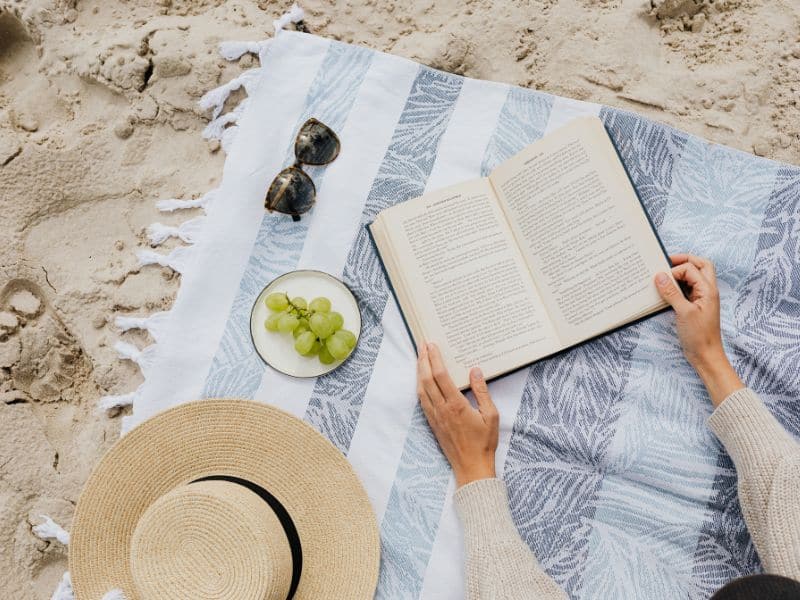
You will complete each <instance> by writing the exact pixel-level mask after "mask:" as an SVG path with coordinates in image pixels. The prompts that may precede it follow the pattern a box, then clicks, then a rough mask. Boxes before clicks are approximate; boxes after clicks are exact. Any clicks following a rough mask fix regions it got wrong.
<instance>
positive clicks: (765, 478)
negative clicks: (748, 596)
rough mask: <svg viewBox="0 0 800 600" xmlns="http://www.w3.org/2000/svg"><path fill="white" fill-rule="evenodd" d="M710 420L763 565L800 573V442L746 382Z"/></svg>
mask: <svg viewBox="0 0 800 600" xmlns="http://www.w3.org/2000/svg"><path fill="white" fill-rule="evenodd" d="M708 423H709V426H710V427H711V429H712V430H713V431H714V433H715V434H716V435H717V437H718V438H719V439H720V441H721V442H722V444H723V445H724V446H725V449H726V450H727V451H728V454H730V456H731V458H732V459H733V462H734V464H735V465H736V473H737V475H738V479H739V483H738V488H739V503H740V505H741V507H742V514H743V515H744V517H745V521H746V522H747V527H748V529H749V531H750V535H751V537H752V538H753V542H754V543H755V545H756V549H757V550H758V553H759V556H760V558H761V560H762V562H763V563H764V566H765V567H766V569H767V570H768V571H769V572H773V573H778V574H782V575H788V576H791V577H800V498H798V496H797V490H798V489H800V445H798V443H797V441H795V440H794V438H792V436H791V435H790V434H789V433H788V432H787V431H786V430H785V429H784V428H783V427H782V426H781V424H780V423H779V422H778V421H777V420H776V419H775V417H773V416H772V414H771V413H770V412H769V410H767V408H766V406H764V404H763V403H762V402H761V400H760V398H759V397H758V396H757V395H756V393H755V392H753V391H752V390H750V389H747V388H744V389H740V390H737V391H735V392H734V393H732V394H731V395H729V396H728V397H727V398H726V399H725V400H724V402H722V403H721V404H720V406H719V407H718V408H717V409H716V410H715V411H714V413H713V414H712V415H711V417H710V418H709V421H708Z"/></svg>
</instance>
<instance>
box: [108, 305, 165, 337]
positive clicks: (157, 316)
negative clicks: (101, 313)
mask: <svg viewBox="0 0 800 600" xmlns="http://www.w3.org/2000/svg"><path fill="white" fill-rule="evenodd" d="M168 316H169V311H166V310H162V311H159V312H155V313H153V314H151V315H148V316H147V317H130V316H126V315H117V316H116V317H115V318H114V325H116V326H117V327H118V328H119V330H120V331H128V330H130V329H144V330H145V331H147V332H148V333H149V334H150V335H152V336H153V339H154V340H155V341H156V342H158V338H159V337H161V333H162V328H163V326H164V323H165V322H166V320H167V317H168Z"/></svg>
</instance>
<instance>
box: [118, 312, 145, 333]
mask: <svg viewBox="0 0 800 600" xmlns="http://www.w3.org/2000/svg"><path fill="white" fill-rule="evenodd" d="M148 319H149V317H126V316H123V315H119V316H117V317H115V318H114V325H116V326H117V327H118V328H119V329H120V331H128V330H129V329H147V321H148Z"/></svg>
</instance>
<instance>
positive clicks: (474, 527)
mask: <svg viewBox="0 0 800 600" xmlns="http://www.w3.org/2000/svg"><path fill="white" fill-rule="evenodd" d="M708 424H709V426H710V427H711V430H712V431H713V432H714V433H715V434H716V435H717V437H718V438H719V439H720V441H721V442H722V443H723V445H724V446H725V449H726V450H727V451H728V454H730V456H731V458H732V459H733V462H734V463H735V465H736V472H737V474H738V476H739V502H740V503H741V506H742V513H743V514H744V518H745V521H746V522H747V527H748V529H749V530H750V535H751V536H752V538H753V542H754V543H755V546H756V550H757V551H758V555H759V557H760V558H761V562H762V563H763V565H764V568H765V569H766V571H767V572H768V573H776V574H779V575H786V576H788V577H793V578H794V579H797V580H800V444H798V442H797V441H796V440H794V439H793V438H792V436H791V435H790V434H789V433H787V432H786V430H784V429H783V427H782V426H781V425H780V424H779V423H778V421H776V420H775V418H774V417H773V416H772V415H771V414H770V413H769V411H768V410H767V408H766V407H765V406H764V404H763V403H762V402H761V400H760V399H759V397H758V396H757V395H756V393H755V392H753V391H752V390H749V389H742V390H739V391H737V392H734V393H733V394H731V395H730V396H728V397H727V398H726V399H725V401H724V402H723V403H722V404H720V406H719V407H718V408H717V409H716V410H715V411H714V413H713V414H712V415H711V417H710V418H709V420H708ZM455 502H456V508H457V510H458V513H459V516H460V517H461V522H462V523H463V525H464V539H465V545H466V551H467V598H468V599H469V600H517V599H519V600H523V599H525V600H531V599H537V600H539V599H548V600H549V599H552V598H566V595H565V594H564V592H563V591H562V590H561V589H560V588H559V587H558V585H556V583H555V582H554V581H553V580H552V579H550V577H549V576H548V575H547V574H546V573H545V572H544V570H543V569H542V568H541V567H540V566H539V563H538V562H537V561H536V559H535V558H534V556H533V554H532V553H531V551H530V550H529V548H528V546H527V545H526V544H525V543H524V542H523V541H522V539H521V538H520V536H519V534H518V533H517V530H516V528H515V526H514V523H513V521H512V520H511V513H510V512H509V508H508V497H507V495H506V488H505V484H504V483H503V482H502V481H500V480H499V479H482V480H480V481H475V482H472V483H470V484H467V485H465V486H463V487H461V488H460V489H458V490H457V491H456V494H455Z"/></svg>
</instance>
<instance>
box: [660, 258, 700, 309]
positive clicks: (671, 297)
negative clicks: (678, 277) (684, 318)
mask: <svg viewBox="0 0 800 600" xmlns="http://www.w3.org/2000/svg"><path fill="white" fill-rule="evenodd" d="M677 268H678V267H674V268H673V270H674V269H677ZM655 283H656V289H657V290H658V293H659V295H660V296H661V298H662V299H663V300H664V302H666V303H667V304H669V305H670V306H671V307H672V308H674V309H675V310H676V311H683V310H686V309H687V308H689V307H690V306H691V305H692V303H691V302H689V301H688V300H687V299H686V298H684V297H683V292H681V290H680V289H679V288H678V286H677V285H675V283H674V282H673V281H672V280H671V279H670V278H669V276H668V275H667V274H666V273H657V274H656V278H655Z"/></svg>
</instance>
